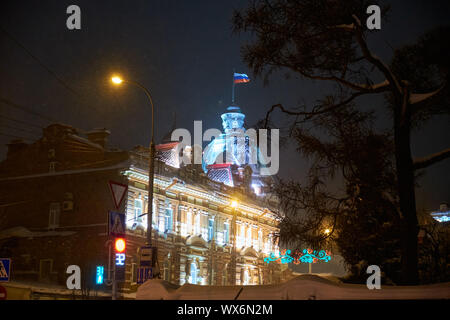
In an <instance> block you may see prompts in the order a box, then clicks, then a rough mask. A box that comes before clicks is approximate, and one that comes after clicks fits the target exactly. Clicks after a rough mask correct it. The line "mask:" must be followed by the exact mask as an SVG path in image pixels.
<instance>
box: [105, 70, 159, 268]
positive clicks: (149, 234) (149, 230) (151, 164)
mask: <svg viewBox="0 0 450 320" xmlns="http://www.w3.org/2000/svg"><path fill="white" fill-rule="evenodd" d="M111 81H112V82H113V83H114V84H116V85H120V84H122V82H125V83H130V84H132V85H135V86H136V87H139V88H140V89H142V90H143V91H144V92H145V95H146V96H147V98H148V101H149V102H150V106H151V108H152V132H151V133H152V134H151V140H150V157H149V168H148V214H147V242H146V245H148V246H150V247H152V220H153V180H154V177H155V163H154V158H155V142H154V132H155V125H154V124H155V117H154V113H155V108H154V106H153V100H152V96H151V94H150V91H148V89H147V88H146V87H144V86H143V85H142V84H140V83H139V82H137V81H133V80H128V79H127V80H124V79H122V78H121V77H119V76H113V77H112V78H111ZM152 251H153V248H152ZM155 257H156V254H155ZM154 264H155V261H153V259H152V267H153V266H154Z"/></svg>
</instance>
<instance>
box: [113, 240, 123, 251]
mask: <svg viewBox="0 0 450 320" xmlns="http://www.w3.org/2000/svg"><path fill="white" fill-rule="evenodd" d="M114 247H115V249H116V252H119V253H122V252H124V251H125V247H126V245H125V239H123V238H118V239H116V242H115V243H114Z"/></svg>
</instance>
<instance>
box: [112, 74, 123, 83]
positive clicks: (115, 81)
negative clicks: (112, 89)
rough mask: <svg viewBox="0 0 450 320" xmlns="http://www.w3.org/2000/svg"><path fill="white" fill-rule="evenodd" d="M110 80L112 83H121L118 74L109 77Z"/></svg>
mask: <svg viewBox="0 0 450 320" xmlns="http://www.w3.org/2000/svg"><path fill="white" fill-rule="evenodd" d="M111 81H112V82H113V83H114V84H121V83H122V82H123V80H122V78H120V77H118V76H114V77H112V78H111Z"/></svg>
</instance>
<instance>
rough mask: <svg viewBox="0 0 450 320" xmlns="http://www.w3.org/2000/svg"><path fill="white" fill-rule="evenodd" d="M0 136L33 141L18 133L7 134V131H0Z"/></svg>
mask: <svg viewBox="0 0 450 320" xmlns="http://www.w3.org/2000/svg"><path fill="white" fill-rule="evenodd" d="M0 136H5V137H9V138H14V139H24V140H28V141H33V139H31V138H25V137H21V136H16V135H12V134H7V133H2V132H0Z"/></svg>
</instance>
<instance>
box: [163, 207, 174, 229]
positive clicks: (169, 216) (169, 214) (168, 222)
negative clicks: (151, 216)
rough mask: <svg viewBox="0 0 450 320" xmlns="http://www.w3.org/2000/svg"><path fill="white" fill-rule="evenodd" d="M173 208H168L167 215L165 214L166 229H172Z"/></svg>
mask: <svg viewBox="0 0 450 320" xmlns="http://www.w3.org/2000/svg"><path fill="white" fill-rule="evenodd" d="M172 221H173V210H172V209H171V208H167V209H166V215H165V216H164V226H165V228H166V230H165V231H168V230H172Z"/></svg>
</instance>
